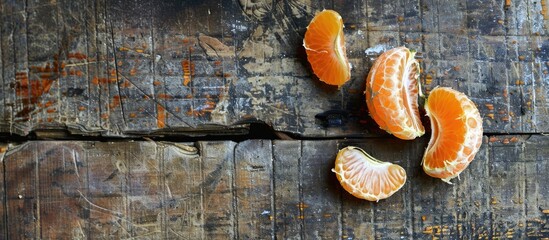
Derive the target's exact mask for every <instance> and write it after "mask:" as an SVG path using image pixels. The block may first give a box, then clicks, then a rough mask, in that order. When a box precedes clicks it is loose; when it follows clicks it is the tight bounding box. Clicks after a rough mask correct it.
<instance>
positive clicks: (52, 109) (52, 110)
mask: <svg viewBox="0 0 549 240" xmlns="http://www.w3.org/2000/svg"><path fill="white" fill-rule="evenodd" d="M46 112H47V113H55V112H57V109H55V108H48V109H46Z"/></svg>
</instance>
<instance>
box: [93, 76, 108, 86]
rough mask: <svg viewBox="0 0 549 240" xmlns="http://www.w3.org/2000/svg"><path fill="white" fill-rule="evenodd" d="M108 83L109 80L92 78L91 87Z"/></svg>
mask: <svg viewBox="0 0 549 240" xmlns="http://www.w3.org/2000/svg"><path fill="white" fill-rule="evenodd" d="M107 83H109V80H108V79H107V78H99V77H93V79H92V84H93V85H103V84H107Z"/></svg>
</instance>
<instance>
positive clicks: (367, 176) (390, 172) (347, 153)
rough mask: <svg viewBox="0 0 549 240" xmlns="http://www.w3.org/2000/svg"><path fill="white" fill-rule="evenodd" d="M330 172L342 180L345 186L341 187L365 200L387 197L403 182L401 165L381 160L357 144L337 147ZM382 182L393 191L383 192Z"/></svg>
mask: <svg viewBox="0 0 549 240" xmlns="http://www.w3.org/2000/svg"><path fill="white" fill-rule="evenodd" d="M332 172H334V173H336V175H337V178H338V180H339V181H340V183H342V185H343V183H345V184H346V185H347V187H346V186H345V185H343V186H344V188H345V190H347V191H348V192H349V193H351V194H353V195H354V196H356V197H359V198H362V199H366V200H369V201H379V200H381V199H385V198H388V197H390V196H391V195H393V194H394V193H395V192H397V191H398V190H399V189H400V188H402V186H404V183H405V182H406V172H405V171H404V169H403V168H402V167H400V166H398V165H396V164H392V163H389V162H381V161H379V160H377V159H375V158H373V157H372V156H370V155H369V154H367V153H366V152H365V151H364V150H362V149H360V148H357V147H346V148H344V149H342V150H340V151H339V153H338V155H337V159H336V165H335V168H334V169H332ZM401 182H402V183H401ZM385 184H389V185H390V186H391V189H393V190H392V191H390V192H383V191H382V190H383V189H385V187H384V186H385ZM376 189H377V190H378V191H377V192H376V191H375V190H376Z"/></svg>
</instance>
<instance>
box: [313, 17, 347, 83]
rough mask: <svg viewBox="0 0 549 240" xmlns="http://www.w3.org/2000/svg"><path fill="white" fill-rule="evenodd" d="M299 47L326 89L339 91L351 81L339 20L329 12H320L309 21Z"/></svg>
mask: <svg viewBox="0 0 549 240" xmlns="http://www.w3.org/2000/svg"><path fill="white" fill-rule="evenodd" d="M303 47H305V50H306V52H307V60H308V61H309V63H310V64H311V67H312V68H313V72H314V73H315V74H316V76H317V77H318V78H319V79H320V81H323V82H325V83H327V84H330V85H336V86H338V87H340V86H341V85H343V84H344V83H345V82H347V81H348V80H349V79H350V78H351V64H349V61H348V60H347V54H346V53H345V51H346V50H345V38H344V36H343V20H342V19H341V16H340V15H339V14H338V13H337V12H335V11H333V10H324V11H322V12H320V13H318V14H316V16H315V17H314V18H313V20H311V23H309V26H307V31H306V32H305V38H304V39H303Z"/></svg>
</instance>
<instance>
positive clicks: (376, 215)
mask: <svg viewBox="0 0 549 240" xmlns="http://www.w3.org/2000/svg"><path fill="white" fill-rule="evenodd" d="M485 140H486V141H485V143H484V144H483V146H482V147H481V150H480V152H479V153H478V154H477V157H476V159H475V161H473V163H472V164H471V165H470V166H469V168H468V169H467V170H465V171H464V172H463V173H462V174H461V179H455V180H454V181H453V185H448V184H446V183H443V182H442V181H440V180H437V179H432V178H430V177H428V176H427V175H425V174H424V173H423V170H422V169H421V166H420V161H421V157H422V154H423V150H424V147H425V145H426V144H427V139H426V138H420V139H419V140H418V141H416V142H402V141H400V140H395V139H388V138H376V139H364V140H340V141H335V140H331V141H274V142H271V141H266V140H252V141H246V142H242V143H238V144H236V143H232V142H200V143H198V145H196V146H198V148H196V147H195V146H194V145H192V144H183V143H169V142H158V143H155V142H79V141H76V142H59V141H47V142H46V141H44V142H39V141H38V142H29V143H26V144H22V145H20V146H17V147H15V146H12V147H10V148H9V149H8V150H7V152H6V155H5V157H4V158H3V167H5V168H4V173H5V175H4V178H5V179H6V182H5V186H6V187H7V188H6V189H5V196H6V199H5V200H6V205H5V206H6V207H7V209H6V211H5V212H4V213H3V216H2V218H0V219H5V220H6V221H7V222H6V224H5V227H6V228H1V227H0V230H2V232H0V236H7V237H8V238H10V239H18V238H50V237H52V238H55V237H60V238H64V237H68V238H82V237H86V238H97V239H109V238H118V237H142V238H158V237H164V238H189V239H226V238H230V239H232V238H273V237H283V238H292V239H302V238H316V237H329V238H342V237H344V238H362V237H366V238H376V239H377V238H400V237H404V238H430V237H435V238H440V239H455V238H466V239H467V238H480V239H485V238H496V237H510V238H513V239H523V238H526V237H531V238H543V237H549V235H548V233H549V231H548V229H547V221H549V218H548V217H547V216H548V214H547V212H548V210H547V209H548V208H549V202H548V200H547V199H549V196H548V194H549V191H548V187H547V186H548V185H549V182H548V181H549V178H548V177H547V176H546V174H545V173H546V171H547V170H548V165H549V161H548V160H549V159H548V156H549V153H548V151H549V150H548V149H549V138H548V137H547V136H543V135H509V136H505V135H498V136H494V137H487V138H485ZM348 145H356V146H360V147H363V148H364V149H366V150H367V151H369V152H370V153H371V154H373V155H375V156H376V157H377V158H379V159H381V160H385V161H391V162H395V163H398V164H400V165H402V166H403V167H405V169H406V171H407V173H408V182H407V183H406V185H405V186H404V188H403V189H402V190H401V191H399V192H397V193H396V194H395V195H394V196H392V197H391V198H389V199H387V200H381V201H379V202H377V203H370V202H365V201H361V200H358V199H356V198H354V197H352V196H350V195H349V194H347V193H346V192H345V191H344V190H343V189H342V188H341V187H340V186H339V183H338V182H337V180H336V178H335V176H334V174H333V173H331V172H330V169H331V168H332V167H333V160H334V157H335V154H336V153H337V149H340V148H342V147H344V146H348ZM0 172H1V171H0ZM0 212H1V207H0ZM61 225H62V226H63V228H59V226H61Z"/></svg>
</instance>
